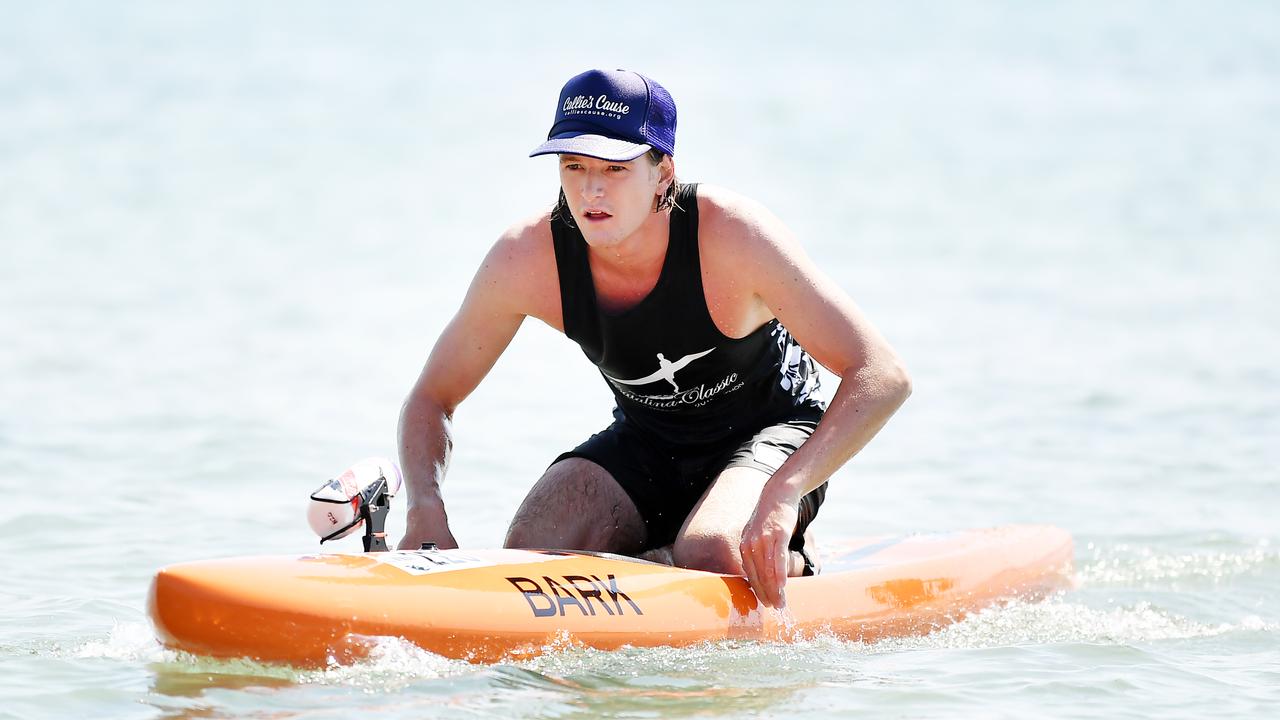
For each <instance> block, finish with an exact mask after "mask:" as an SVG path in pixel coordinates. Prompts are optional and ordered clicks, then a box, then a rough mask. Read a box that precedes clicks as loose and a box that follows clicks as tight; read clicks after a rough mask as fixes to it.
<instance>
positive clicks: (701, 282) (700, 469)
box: [400, 70, 911, 607]
mask: <svg viewBox="0 0 1280 720" xmlns="http://www.w3.org/2000/svg"><path fill="white" fill-rule="evenodd" d="M675 129H676V109H675V103H674V101H673V100H672V99H671V96H670V95H669V94H668V93H667V91H666V90H665V89H664V88H663V87H662V86H661V85H659V84H658V83H656V82H654V81H653V80H651V79H649V78H647V77H644V76H643V75H640V74H638V73H634V72H626V71H622V70H616V71H602V70H591V71H588V72H585V73H582V74H580V75H577V76H575V77H573V78H572V79H570V80H569V82H568V83H567V84H566V85H565V86H564V89H563V90H562V91H561V93H560V99H559V104H558V105H557V108H556V116H555V123H554V124H553V125H552V127H551V132H550V133H549V135H548V139H547V141H546V142H545V143H543V144H541V145H539V146H538V147H537V148H535V149H534V150H533V152H532V153H531V154H530V155H531V156H533V155H548V154H555V155H557V156H558V158H559V167H560V198H559V201H558V202H557V203H556V206H555V207H554V208H553V209H551V210H549V211H544V212H540V213H538V214H536V215H534V216H532V217H530V218H528V219H526V220H523V221H520V222H518V223H516V224H515V225H513V226H511V228H510V229H508V230H507V231H506V232H505V233H504V234H503V235H502V237H500V238H499V239H498V241H497V243H496V244H495V245H494V246H493V249H492V250H491V251H490V252H489V254H488V256H487V257H486V258H485V260H484V262H483V264H482V265H481V266H480V269H479V271H478V272H477V273H476V276H475V279H474V280H473V281H472V283H471V287H470V289H469V290H468V291H467V295H466V299H465V300H464V301H463V303H462V307H461V308H460V309H459V310H458V313H457V315H456V316H455V317H454V318H453V320H452V321H451V322H450V323H449V325H448V326H447V327H446V328H445V330H444V332H443V333H442V334H441V336H440V338H439V340H437V342H436V344H435V347H434V348H433V349H432V351H431V354H430V356H429V357H428V359H427V362H426V365H425V367H424V368H423V370H422V373H421V375H420V376H419V377H418V380H417V382H416V383H415V385H414V387H413V390H412V392H411V393H410V394H409V397H408V399H407V400H406V401H405V404H404V408H403V411H402V413H401V416H400V462H401V465H402V468H403V472H404V477H405V483H406V485H407V486H408V488H409V511H408V520H407V528H406V533H405V536H404V538H403V540H402V541H401V543H400V547H401V548H402V549H416V548H418V547H419V546H420V545H421V543H423V542H434V543H436V544H437V545H438V546H440V547H442V548H452V547H457V542H456V541H455V540H454V537H453V534H452V532H451V531H450V529H449V523H448V517H447V515H446V513H445V508H444V502H443V500H442V498H441V494H440V484H441V480H442V479H443V475H444V472H445V468H446V466H447V465H448V459H449V454H450V450H451V446H452V439H451V434H450V421H451V418H452V416H453V412H454V410H455V409H456V408H457V407H458V405H459V403H461V402H462V401H463V399H465V398H466V397H467V395H469V394H470V393H471V391H472V390H474V389H475V388H476V386H477V385H478V384H479V383H480V381H481V380H482V379H483V378H484V376H485V375H486V374H487V373H488V371H489V369H490V368H491V367H493V364H494V363H495V362H496V361H497V359H498V356H499V355H501V354H502V352H503V350H505V349H506V347H507V345H508V344H509V343H510V342H511V339H512V338H513V337H514V336H515V333H516V330H517V329H518V328H519V327H520V324H521V323H522V322H523V321H524V319H525V317H530V316H531V317H535V318H538V319H539V320H542V321H543V322H545V323H546V324H548V325H550V326H551V327H553V328H556V329H557V330H560V331H561V332H563V333H564V334H565V335H567V336H568V337H569V338H570V339H572V340H574V341H575V342H577V343H578V344H579V345H580V346H581V347H582V350H583V352H585V353H586V355H587V357H588V358H589V359H590V360H591V361H592V362H593V363H595V364H596V366H597V367H599V369H600V373H601V374H602V375H603V376H604V379H605V381H606V382H607V383H608V385H609V388H610V389H611V390H612V391H613V394H614V396H615V397H616V399H617V406H616V407H615V409H614V411H613V418H614V420H613V422H612V423H611V424H610V425H609V426H608V427H607V428H605V429H604V430H602V431H600V432H599V433H596V434H595V435H592V436H591V437H590V438H589V439H587V440H586V441H585V442H583V443H582V444H581V445H579V446H577V447H576V448H574V449H573V450H570V451H568V452H566V453H564V454H562V455H560V456H559V457H558V458H556V460H555V462H554V463H552V464H551V466H550V467H549V468H547V470H546V472H545V473H543V475H542V477H541V479H539V480H538V482H537V483H536V484H535V485H534V486H533V489H532V490H531V491H530V492H529V495H528V497H526V498H525V500H524V503H523V504H522V505H521V506H520V509H519V510H518V511H517V512H516V516H515V518H514V520H512V523H511V527H510V529H509V530H508V532H507V537H506V545H507V546H508V547H543V548H562V549H576V550H592V551H599V552H610V553H619V554H625V555H642V554H643V555H645V556H646V557H650V558H658V557H665V558H666V559H667V560H668V561H669V562H672V563H674V564H676V565H679V566H682V567H688V568H695V569H701V570H710V571H715V572H722V573H728V574H736V575H744V576H746V578H747V580H748V582H749V583H750V584H751V587H752V589H753V590H754V591H755V593H756V595H757V596H758V597H759V599H760V600H761V602H762V603H764V604H766V605H769V606H773V607H781V606H782V604H783V602H784V596H783V587H784V585H785V583H786V578H787V577H788V576H795V575H801V574H811V573H812V572H813V571H814V567H813V563H812V561H811V557H812V553H811V550H812V548H811V547H809V548H807V547H806V540H805V531H806V529H807V528H808V526H809V523H810V522H812V521H813V519H814V516H815V515H816V513H817V512H818V507H819V506H820V505H821V504H822V500H823V497H824V496H825V494H826V488H827V479H828V478H829V477H830V476H831V474H832V473H834V472H835V471H836V470H837V469H838V468H839V467H840V466H841V465H843V464H844V463H845V462H846V461H847V460H849V458H851V457H852V456H853V455H854V454H855V453H856V452H858V450H860V449H861V448H862V447H863V446H864V445H866V444H867V442H869V441H870V440H871V438H872V437H873V436H874V435H875V434H876V432H877V431H878V430H879V429H880V428H881V427H882V426H883V425H884V424H885V422H887V421H888V419H889V417H890V416H891V415H892V414H893V413H894V411H895V410H897V408H898V407H899V406H900V405H901V404H902V402H903V401H904V400H905V399H906V397H907V395H909V394H910V388H911V385H910V380H909V379H908V376H907V373H906V371H905V369H904V368H903V366H902V364H901V362H900V361H899V360H898V358H897V356H896V355H895V354H894V352H893V350H892V348H890V347H889V344H888V343H887V342H886V341H885V339H884V338H883V337H881V335H880V334H879V332H877V331H876V329H875V328H874V327H873V326H872V325H871V323H870V322H869V321H868V320H867V319H866V317H864V316H863V314H862V313H861V312H860V311H859V309H858V308H857V306H855V305H854V303H853V301H852V300H851V299H849V297H848V296H847V295H846V294H845V293H844V292H843V291H842V290H841V289H840V288H839V287H837V286H836V285H835V283H833V282H832V281H831V280H830V279H829V278H828V277H827V276H826V275H824V274H823V273H822V272H821V271H819V270H818V269H817V268H816V267H815V266H814V265H813V263H812V262H811V261H810V259H809V258H808V257H807V256H806V255H805V254H804V252H803V250H802V249H801V248H800V246H799V244H797V242H796V241H795V239H794V238H793V237H792V236H791V233H790V232H788V230H787V229H786V228H785V227H784V226H783V225H782V223H781V222H780V221H779V220H778V219H777V218H776V217H774V216H773V215H772V214H770V213H769V212H768V211H767V210H765V209H764V208H763V207H761V206H760V205H758V204H756V203H754V202H752V201H751V200H748V199H747V198H744V197H742V196H740V195H736V194H734V193H732V192H730V191H728V190H725V189H722V188H718V187H711V186H707V185H703V186H698V185H692V184H685V183H680V182H677V180H676V176H675V162H674V160H673V156H674V154H675ZM815 360H816V361H817V362H820V363H822V364H823V365H825V366H826V367H828V368H831V369H832V370H833V371H834V372H836V374H838V375H840V377H841V378H843V380H842V382H841V383H840V386H839V388H838V389H837V390H836V392H835V395H834V397H833V398H832V400H831V403H830V407H824V405H823V403H822V402H821V401H820V400H819V399H817V397H816V396H815V390H816V389H817V386H818V378H819V374H818V372H817V368H816V366H815V363H814V361H815Z"/></svg>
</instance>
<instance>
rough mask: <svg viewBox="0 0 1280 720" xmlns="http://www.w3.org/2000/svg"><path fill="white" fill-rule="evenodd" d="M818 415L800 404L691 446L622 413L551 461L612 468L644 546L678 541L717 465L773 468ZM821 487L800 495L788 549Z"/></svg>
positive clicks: (798, 543) (822, 493)
mask: <svg viewBox="0 0 1280 720" xmlns="http://www.w3.org/2000/svg"><path fill="white" fill-rule="evenodd" d="M821 417H822V409H821V408H818V407H814V406H801V407H799V408H796V410H795V412H794V413H793V414H792V415H791V416H790V417H788V418H785V419H782V420H779V421H778V422H776V423H773V424H771V425H768V426H766V427H763V428H760V429H758V430H755V431H754V432H752V431H747V432H744V433H742V434H740V435H737V436H734V437H730V438H728V439H727V440H725V441H723V442H720V443H716V444H714V445H709V446H697V447H693V448H688V447H683V446H679V445H671V444H667V443H663V442H661V441H659V440H657V439H656V438H653V437H652V436H650V435H649V434H647V433H644V432H642V431H640V430H639V429H637V428H636V427H635V426H634V425H632V424H631V423H628V422H627V421H626V419H625V418H621V419H618V420H615V421H614V422H613V424H611V425H610V426H609V427H607V428H605V429H604V430H602V431H600V432H598V433H596V434H594V435H592V436H591V437H590V438H588V439H587V441H586V442H584V443H582V444H581V445H579V446H578V447H576V448H574V449H573V450H570V451H569V452H566V453H562V454H561V455H560V456H559V457H557V458H556V459H555V462H553V463H552V464H553V465H554V464H555V463H557V462H560V461H561V460H565V459H568V458H575V457H576V458H583V459H586V460H590V461H591V462H593V463H595V464H597V465H599V466H600V467H602V468H604V469H605V471H606V472H608V473H609V474H610V475H612V476H613V479H614V480H615V481H617V483H618V485H620V486H621V487H622V489H623V490H624V491H625V492H626V493H627V495H628V496H629V497H630V498H631V501H632V502H633V503H635V506H636V509H637V510H638V511H639V512H640V518H641V519H642V520H643V521H644V524H645V529H646V530H647V537H646V540H645V548H644V549H645V550H649V549H652V548H659V547H663V546H665V545H670V544H671V543H672V542H674V541H675V539H676V535H677V534H678V533H679V532H680V528H681V527H683V526H684V521H685V519H686V518H688V517H689V513H691V512H693V508H694V506H695V505H697V504H698V500H700V499H701V498H702V495H703V493H705V492H706V491H707V488H709V487H711V483H712V482H714V481H715V479H716V478H717V477H718V476H719V475H720V473H721V472H723V471H724V470H726V469H728V468H732V467H750V468H756V469H757V470H761V471H763V472H766V473H768V474H770V475H772V474H773V473H775V472H777V470H778V468H779V467H781V465H782V463H783V462H784V461H786V459H787V458H788V457H790V456H791V453H793V452H795V451H796V448H798V447H800V445H801V443H803V442H804V441H805V440H807V439H809V436H810V435H812V434H813V430H814V428H815V427H817V425H818V420H819V419H820V418H821ZM826 494H827V484H826V483H825V482H824V483H823V484H822V485H821V486H819V487H818V488H817V489H815V490H813V491H812V492H810V493H808V494H807V495H805V496H804V497H803V498H801V499H800V507H799V518H798V520H797V522H796V528H795V531H794V533H793V534H792V537H791V543H790V548H791V549H792V550H796V551H799V552H801V553H803V552H804V531H805V529H807V528H808V527H809V524H810V523H812V522H813V519H814V518H815V517H817V515H818V508H819V506H821V505H822V501H823V499H825V498H826Z"/></svg>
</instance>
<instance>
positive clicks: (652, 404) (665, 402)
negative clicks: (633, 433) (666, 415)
mask: <svg viewBox="0 0 1280 720" xmlns="http://www.w3.org/2000/svg"><path fill="white" fill-rule="evenodd" d="M712 350H715V348H711V349H710V350H703V351H702V352H700V353H693V354H692V355H685V356H684V357H682V358H680V359H679V360H676V361H675V362H671V361H670V360H668V359H667V358H666V356H665V355H663V354H662V353H658V371H657V372H655V373H653V374H651V375H646V376H644V377H642V378H636V379H634V380H623V379H622V378H616V377H613V376H611V375H608V374H607V373H604V372H603V371H601V374H602V375H604V376H605V378H607V379H608V380H609V382H610V383H612V384H613V387H614V390H615V391H616V392H617V393H618V394H619V395H621V396H622V397H625V398H627V399H628V400H631V401H632V402H636V403H639V404H641V405H644V406H645V407H649V408H653V409H655V410H668V411H678V410H680V409H681V408H682V407H702V406H703V405H706V404H707V403H709V402H711V399H712V398H714V397H716V396H717V395H721V394H727V393H731V392H734V391H736V390H739V389H741V388H742V386H743V382H742V381H741V380H739V379H738V373H736V372H732V373H729V374H728V375H726V376H725V377H723V378H721V379H720V381H719V382H716V383H713V384H711V385H708V384H707V383H702V384H700V385H698V386H697V387H692V388H688V389H685V390H681V389H680V386H679V385H678V384H676V373H677V372H678V371H680V370H682V369H684V368H685V367H686V366H688V365H689V363H691V362H693V361H694V360H697V359H698V358H700V357H703V356H705V355H708V354H710V353H711V351H712ZM660 380H665V381H667V382H668V383H670V384H671V392H670V393H667V394H661V393H659V394H653V395H650V394H645V393H640V392H636V391H635V390H632V389H631V388H630V387H627V386H638V385H648V384H649V383H655V382H658V381H660Z"/></svg>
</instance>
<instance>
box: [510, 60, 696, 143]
mask: <svg viewBox="0 0 1280 720" xmlns="http://www.w3.org/2000/svg"><path fill="white" fill-rule="evenodd" d="M651 148H652V149H656V150H661V151H662V152H664V153H666V154H667V155H675V149H676V102H675V100H672V99H671V93H669V92H667V90H666V88H664V87H662V86H661V85H659V84H658V83H656V82H654V81H653V80H651V79H649V78H647V77H645V76H644V75H641V74H640V73H638V72H631V71H629V70H588V71H586V72H584V73H582V74H581V75H575V76H573V77H572V78H570V79H569V82H567V83H565V85H564V88H563V89H562V90H561V91H560V104H559V105H558V106H557V107H556V121H555V123H554V124H553V125H552V126H551V132H549V133H547V141H546V142H544V143H542V144H541V145H539V146H538V147H536V148H534V149H533V152H531V153H529V157H534V156H535V155H549V154H551V153H571V154H574V155H586V156H587V157H593V158H599V159H601V160H634V159H636V158H638V157H640V156H641V155H643V154H645V153H647V152H649V150H650V149H651Z"/></svg>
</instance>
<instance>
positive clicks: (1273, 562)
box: [1078, 538, 1280, 589]
mask: <svg viewBox="0 0 1280 720" xmlns="http://www.w3.org/2000/svg"><path fill="white" fill-rule="evenodd" d="M1163 544H1164V545H1166V547H1164V548H1159V547H1153V546H1151V545H1141V544H1130V543H1121V544H1117V545H1107V546H1102V545H1095V544H1094V543H1089V544H1088V545H1086V546H1085V548H1084V549H1083V552H1082V555H1083V560H1082V562H1081V566H1080V570H1079V573H1078V577H1079V579H1080V582H1081V584H1082V586H1087V587H1099V586H1123V587H1130V588H1132V587H1140V588H1144V589H1150V588H1152V587H1168V586H1171V585H1177V584H1178V583H1179V582H1180V581H1190V582H1203V583H1208V584H1213V585H1217V584H1220V583H1223V582H1226V581H1229V580H1231V579H1233V578H1237V577H1240V576H1244V575H1258V574H1262V573H1263V572H1264V571H1265V570H1267V569H1268V568H1275V567H1280V550H1278V549H1277V548H1275V547H1273V546H1272V545H1271V542H1270V540H1268V539H1265V538H1264V539H1262V540H1258V541H1257V542H1255V543H1253V544H1251V545H1246V544H1243V543H1235V542H1233V543H1231V545H1232V546H1233V547H1231V548H1230V549H1227V550H1211V549H1202V548H1196V549H1191V550H1186V551H1181V552H1176V551H1175V552H1170V551H1169V549H1168V548H1167V545H1168V543H1163Z"/></svg>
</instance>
